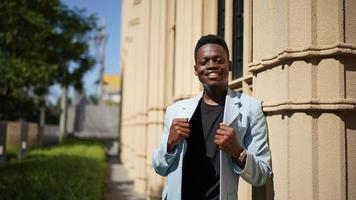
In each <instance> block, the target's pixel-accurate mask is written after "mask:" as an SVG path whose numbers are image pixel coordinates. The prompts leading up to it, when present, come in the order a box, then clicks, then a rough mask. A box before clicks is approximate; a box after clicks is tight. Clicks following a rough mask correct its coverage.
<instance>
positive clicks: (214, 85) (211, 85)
mask: <svg viewBox="0 0 356 200" xmlns="http://www.w3.org/2000/svg"><path fill="white" fill-rule="evenodd" d="M203 86H204V88H206V89H209V90H214V89H222V88H224V89H225V88H226V89H227V88H228V84H227V83H225V82H224V83H211V82H205V83H203Z"/></svg>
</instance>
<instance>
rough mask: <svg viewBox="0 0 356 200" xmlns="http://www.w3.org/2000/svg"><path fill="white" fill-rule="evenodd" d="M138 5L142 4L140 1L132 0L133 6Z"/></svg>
mask: <svg viewBox="0 0 356 200" xmlns="http://www.w3.org/2000/svg"><path fill="white" fill-rule="evenodd" d="M140 3H142V0H134V2H133V5H134V6H135V5H137V4H140Z"/></svg>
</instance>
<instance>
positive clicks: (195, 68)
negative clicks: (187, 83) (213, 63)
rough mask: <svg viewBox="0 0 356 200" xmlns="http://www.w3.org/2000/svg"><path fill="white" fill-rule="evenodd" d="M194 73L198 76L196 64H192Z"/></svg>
mask: <svg viewBox="0 0 356 200" xmlns="http://www.w3.org/2000/svg"><path fill="white" fill-rule="evenodd" d="M194 74H195V76H198V71H197V66H196V65H194Z"/></svg>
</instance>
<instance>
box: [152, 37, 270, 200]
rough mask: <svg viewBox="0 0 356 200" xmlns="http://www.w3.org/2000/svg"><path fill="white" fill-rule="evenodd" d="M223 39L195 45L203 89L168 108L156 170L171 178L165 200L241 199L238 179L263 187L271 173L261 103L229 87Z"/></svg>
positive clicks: (206, 39) (155, 157) (203, 40)
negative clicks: (238, 192)
mask: <svg viewBox="0 0 356 200" xmlns="http://www.w3.org/2000/svg"><path fill="white" fill-rule="evenodd" d="M231 67H232V64H231V61H230V60H229V50H228V47H227V45H226V42H225V41H224V39H222V38H221V37H219V36H216V35H207V36H203V37H201V38H200V39H199V41H198V43H197V44H196V47H195V65H194V71H195V75H196V76H198V78H199V81H200V82H201V83H202V85H203V87H204V90H203V91H202V92H201V93H200V94H198V95H197V96H195V97H193V98H190V99H186V100H182V101H178V102H176V103H174V104H173V105H171V106H169V107H168V108H167V110H166V115H165V120H164V129H163V134H162V137H161V141H160V145H159V147H158V148H157V150H156V151H155V152H154V155H153V167H154V169H155V171H156V172H157V173H158V174H160V175H162V176H167V182H166V184H165V187H164V190H163V193H162V199H168V200H180V199H182V200H205V199H209V200H210V199H214V200H215V199H216V200H218V199H221V200H226V199H229V200H231V199H237V186H238V178H239V177H240V176H241V177H242V178H243V179H244V180H246V181H247V182H248V183H250V184H252V185H255V186H261V185H264V184H265V183H266V181H267V180H268V178H269V176H270V175H271V173H272V170H271V167H270V150H269V147H268V144H267V129H266V120H265V117H264V115H263V112H262V109H261V102H260V101H258V100H256V99H254V98H252V97H249V96H247V95H244V94H241V93H239V92H236V91H232V90H230V89H229V88H228V77H229V71H231Z"/></svg>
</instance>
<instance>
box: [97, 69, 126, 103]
mask: <svg viewBox="0 0 356 200" xmlns="http://www.w3.org/2000/svg"><path fill="white" fill-rule="evenodd" d="M103 80H104V88H103V93H102V100H103V101H104V102H105V103H109V104H110V103H114V104H118V103H120V101H121V85H120V84H121V75H120V74H104V77H103Z"/></svg>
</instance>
